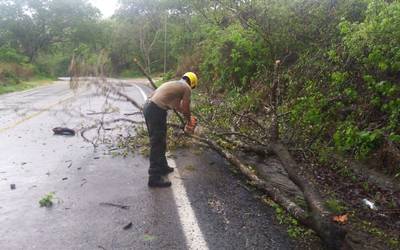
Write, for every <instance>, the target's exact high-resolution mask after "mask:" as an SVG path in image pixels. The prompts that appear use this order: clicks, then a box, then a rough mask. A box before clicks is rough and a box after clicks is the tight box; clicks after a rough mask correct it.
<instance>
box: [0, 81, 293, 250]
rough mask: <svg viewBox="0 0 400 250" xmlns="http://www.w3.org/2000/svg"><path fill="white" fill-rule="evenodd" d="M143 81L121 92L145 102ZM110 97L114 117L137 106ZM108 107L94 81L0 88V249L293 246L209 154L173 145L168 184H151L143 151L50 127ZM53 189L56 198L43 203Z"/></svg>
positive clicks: (91, 117)
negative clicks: (96, 143)
mask: <svg viewBox="0 0 400 250" xmlns="http://www.w3.org/2000/svg"><path fill="white" fill-rule="evenodd" d="M141 82H143V81H140V80H139V81H138V80H136V81H130V82H127V83H128V84H125V85H126V86H125V90H124V91H126V92H127V93H129V95H130V96H132V97H133V98H135V99H136V100H139V102H140V103H143V101H144V99H143V98H144V96H145V95H146V94H147V93H148V92H149V89H148V88H147V87H146V86H144V85H143V84H140V83H141ZM112 102H113V103H112V105H113V106H114V107H115V106H117V107H118V109H115V108H114V109H113V110H111V111H110V113H112V114H111V116H112V117H114V118H115V117H124V114H125V113H132V112H134V111H135V110H134V109H133V108H132V106H131V105H130V104H128V103H125V102H122V101H118V100H113V101H112ZM104 105H105V98H104V97H102V96H100V95H98V94H96V91H95V90H94V89H93V88H83V89H80V90H79V91H77V92H73V91H71V90H70V89H69V84H68V82H66V81H60V82H56V83H55V84H53V85H50V86H46V87H41V88H38V89H33V90H29V91H24V92H19V93H12V94H7V95H2V96H0V152H1V157H0V225H1V226H0V249H2V250H8V249H107V250H108V249H294V248H295V242H293V241H291V240H290V239H289V238H288V236H287V233H286V229H285V228H284V227H283V226H281V225H279V224H278V222H277V221H276V219H274V213H273V211H272V209H270V208H268V207H266V206H264V205H263V204H261V203H260V202H259V201H258V199H256V198H255V197H253V196H254V194H252V192H249V191H248V190H247V189H246V187H245V186H244V185H243V184H242V183H240V181H239V180H238V179H237V177H235V176H234V175H233V174H232V173H231V172H230V171H229V170H228V168H227V166H226V165H225V164H226V163H224V161H222V160H221V159H220V158H219V157H218V156H216V155H215V154H213V153H212V152H202V153H201V152H200V153H199V152H197V151H196V150H195V152H193V149H188V150H180V151H179V152H174V153H173V155H171V157H172V156H175V157H172V158H170V159H169V164H170V165H171V166H173V167H176V171H175V172H174V174H172V175H170V179H171V180H172V182H173V186H172V188H169V189H149V188H148V187H147V167H148V163H147V159H146V158H144V157H142V156H140V155H135V156H128V157H126V158H124V157H121V156H115V155H112V154H111V153H110V152H109V150H108V149H107V148H106V147H100V148H98V149H97V150H94V148H93V146H92V145H91V144H90V143H87V142H84V140H83V138H82V137H81V136H80V135H79V134H78V135H76V136H73V137H65V136H55V135H53V132H52V128H54V127H58V126H67V127H70V128H73V129H76V130H79V129H81V128H82V127H83V126H90V125H91V124H94V123H95V122H96V120H98V119H100V116H102V115H101V114H96V112H98V111H101V110H103V109H104V107H105V106H104ZM138 119H139V118H138ZM128 132H129V131H128ZM12 184H14V185H15V189H12V188H11V185H12ZM50 192H54V196H55V198H54V199H53V202H54V205H53V206H52V207H50V208H44V207H42V208H41V207H39V200H40V199H42V198H43V197H44V196H45V195H46V194H48V193H50ZM109 204H119V205H124V206H127V207H125V209H122V208H119V207H114V206H110V205H109ZM124 227H126V228H125V229H124Z"/></svg>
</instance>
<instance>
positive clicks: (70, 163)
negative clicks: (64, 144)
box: [65, 160, 72, 168]
mask: <svg viewBox="0 0 400 250" xmlns="http://www.w3.org/2000/svg"><path fill="white" fill-rule="evenodd" d="M65 163H69V164H68V165H67V168H70V167H72V161H71V160H69V161H65Z"/></svg>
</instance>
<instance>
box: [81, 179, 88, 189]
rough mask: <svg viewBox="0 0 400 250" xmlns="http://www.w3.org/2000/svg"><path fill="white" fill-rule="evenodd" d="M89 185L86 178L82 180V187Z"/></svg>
mask: <svg viewBox="0 0 400 250" xmlns="http://www.w3.org/2000/svg"><path fill="white" fill-rule="evenodd" d="M86 183H87V180H86V179H85V178H83V179H82V183H81V187H83V185H85V184H86Z"/></svg>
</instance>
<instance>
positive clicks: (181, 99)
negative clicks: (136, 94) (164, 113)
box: [149, 80, 192, 121]
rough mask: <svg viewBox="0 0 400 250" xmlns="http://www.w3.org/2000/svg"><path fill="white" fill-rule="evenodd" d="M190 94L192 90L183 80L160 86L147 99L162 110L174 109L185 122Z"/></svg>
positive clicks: (188, 117)
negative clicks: (180, 114) (181, 115)
mask: <svg viewBox="0 0 400 250" xmlns="http://www.w3.org/2000/svg"><path fill="white" fill-rule="evenodd" d="M191 94H192V89H191V88H190V86H189V85H188V84H187V83H186V82H185V80H179V81H171V82H166V83H164V84H162V85H161V86H160V87H159V88H157V89H156V90H155V91H154V92H153V93H152V94H151V95H150V96H149V99H150V100H151V101H152V102H154V103H155V104H156V105H157V106H158V107H160V108H162V109H165V110H169V109H175V110H177V111H179V112H181V113H182V114H183V115H184V116H185V119H186V121H189V120H190V97H191Z"/></svg>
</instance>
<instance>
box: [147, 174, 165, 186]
mask: <svg viewBox="0 0 400 250" xmlns="http://www.w3.org/2000/svg"><path fill="white" fill-rule="evenodd" d="M148 185H149V187H170V186H171V182H170V181H169V180H168V178H167V176H164V175H150V176H149V183H148Z"/></svg>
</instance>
